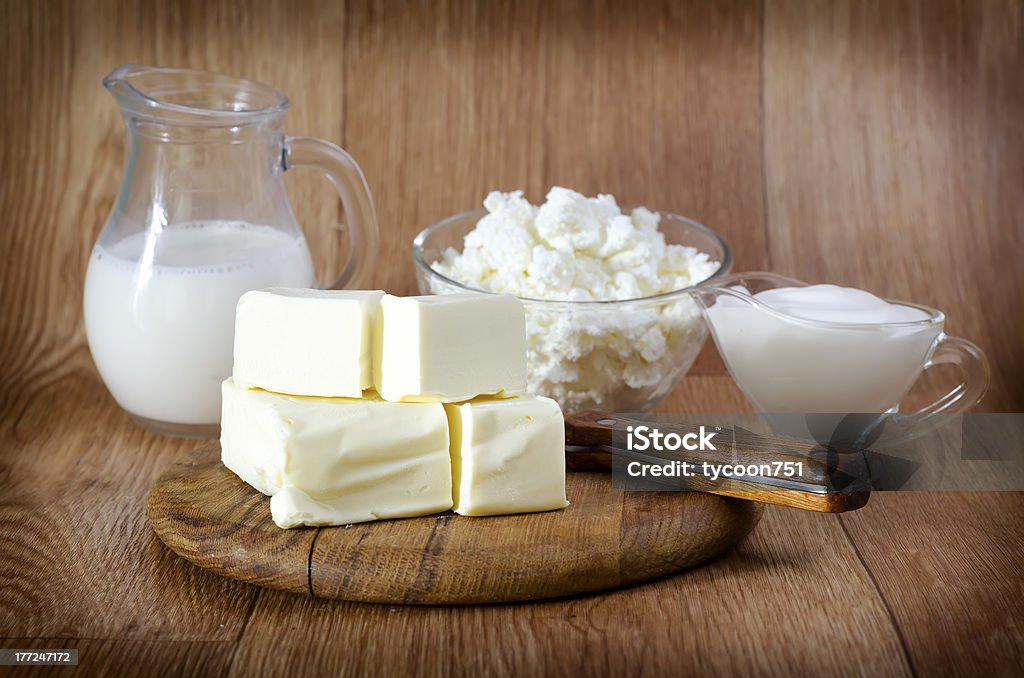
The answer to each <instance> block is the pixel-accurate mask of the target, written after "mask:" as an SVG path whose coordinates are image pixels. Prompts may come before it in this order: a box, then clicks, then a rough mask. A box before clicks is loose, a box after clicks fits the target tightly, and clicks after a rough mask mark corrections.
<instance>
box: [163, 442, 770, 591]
mask: <svg viewBox="0 0 1024 678" xmlns="http://www.w3.org/2000/svg"><path fill="white" fill-rule="evenodd" d="M566 494H567V496H568V497H569V501H570V505H569V507H568V508H566V509H565V510H563V511H549V512H545V513H534V514H525V515H513V516H492V517H488V518H466V517H464V516H457V515H454V514H451V513H444V514H440V515H436V516H425V517H421V518H408V519H405V520H386V521H381V522H376V523H364V524H359V525H350V526H345V527H335V528H322V529H294V530H282V529H280V528H278V527H277V526H276V525H274V523H273V521H272V520H271V518H270V501H269V499H268V498H267V497H266V496H264V495H262V494H260V493H259V492H257V491H256V490H254V489H252V488H251V487H249V486H248V485H246V484H245V483H243V482H242V481H241V480H239V479H238V477H237V476H235V474H233V473H232V472H231V471H229V470H227V469H226V468H225V467H224V465H223V464H222V463H221V461H220V446H219V445H216V444H213V445H207V446H204V447H200V448H198V449H196V450H195V451H193V452H191V453H189V454H187V455H185V456H184V457H182V458H181V459H179V460H178V461H177V462H176V463H175V464H174V465H173V466H172V467H171V468H170V469H168V470H167V471H166V472H165V473H164V474H163V475H161V476H160V477H159V478H158V479H157V480H156V481H155V482H154V484H153V489H152V491H151V493H150V495H149V501H148V506H149V511H148V513H149V518H150V521H151V522H152V524H153V529H154V530H155V531H156V533H157V534H158V535H159V536H160V538H161V539H162V540H163V541H164V543H166V544H167V545H168V546H169V547H170V548H171V549H172V550H173V551H175V552H176V553H178V554H179V555H181V556H182V557H184V558H186V559H188V560H190V561H192V562H193V563H195V564H197V565H199V566H200V567H203V568H206V569H209V570H211V571H213V572H216V573H217V574H220V575H224V576H227V577H230V578H232V579H238V580H240V581H245V582H249V583H254V584H259V585H261V586H266V587H269V588H276V589H282V590H285V591H291V592H293V593H302V594H308V595H313V596H317V597H321V598H332V599H338V600H351V601H357V602H370V603H403V604H417V605H429V604H439V603H440V604H469V603H485V602H506V601H520V600H538V599H542V598H555V597H560V596H567V595H573V594H578V593H587V592H591V591H599V590H605V589H615V588H618V587H621V586H628V585H631V584H636V583H639V582H642V581H647V580H648V579H654V578H658V577H664V576H666V575H670V574H675V573H677V572H680V571H682V570H684V569H687V568H689V567H693V566H694V565H697V564H699V563H702V562H704V561H706V560H708V559H711V558H714V557H715V556H718V555H719V554H721V553H722V552H723V551H725V550H727V549H729V548H731V547H732V546H733V545H734V544H736V543H737V542H738V541H739V540H741V539H742V538H743V537H745V536H746V535H747V533H749V532H750V530H752V529H753V528H754V526H755V525H756V524H757V521H758V519H760V517H761V507H760V506H758V505H756V504H752V503H749V502H742V501H734V500H731V499H722V498H720V497H712V496H710V495H706V494H701V493H678V492H642V493H622V492H616V491H614V490H612V487H611V478H610V477H609V476H607V475H603V474H593V473H579V474H576V473H574V474H569V476H568V478H567V479H566ZM627 512H628V513H630V514H641V515H643V516H644V520H643V521H635V520H633V521H629V527H628V529H626V528H624V527H623V526H622V523H623V516H624V515H625V514H626V513H627ZM496 535H500V538H496Z"/></svg>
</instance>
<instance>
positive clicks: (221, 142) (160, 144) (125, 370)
mask: <svg viewBox="0 0 1024 678" xmlns="http://www.w3.org/2000/svg"><path fill="white" fill-rule="evenodd" d="M104 85H105V86H106V88H107V89H108V90H109V91H110V92H111V93H112V94H113V95H114V97H115V98H116V100H117V103H118V105H119V106H120V107H121V111H122V113H123V116H124V121H125V126H126V129H127V132H128V140H127V147H126V153H125V158H126V159H125V173H124V178H123V181H122V184H121V189H120V191H119V193H118V195H117V199H116V201H115V203H114V206H113V209H112V210H111V213H110V216H109V218H108V219H107V222H106V225H105V226H104V228H103V231H102V233H101V234H100V236H99V239H98V241H97V242H96V245H95V247H94V248H93V251H92V256H91V258H90V261H89V266H88V270H87V274H86V282H85V299H84V310H85V326H86V334H87V337H88V341H89V349H90V351H91V352H92V356H93V360H94V361H95V363H96V367H97V368H98V370H99V372H100V375H101V376H102V377H103V381H104V382H105V383H106V385H107V388H108V389H109V390H110V392H111V394H112V395H113V396H114V398H115V399H116V400H117V402H118V404H120V405H121V407H122V408H124V409H125V410H126V411H127V412H128V413H129V414H130V415H131V416H132V417H133V418H134V419H135V420H136V421H137V422H138V423H140V424H142V425H143V426H145V427H147V428H150V429H153V430H156V431H160V432H163V433H170V434H176V435H190V436H212V435H216V434H217V430H218V422H219V420H220V383H221V381H223V380H224V379H225V378H227V377H228V376H229V375H230V373H231V362H232V344H233V335H234V309H235V304H236V302H237V301H238V298H239V297H240V296H241V295H242V294H243V293H244V292H246V291H248V290H252V289H258V288H263V287H271V286H284V287H311V286H314V284H315V276H314V271H313V263H312V259H311V257H310V253H309V249H308V247H307V245H306V240H305V238H304V237H303V234H302V231H301V230H300V228H299V226H298V224H297V223H296V221H295V217H294V215H293V213H292V209H291V206H290V204H289V202H288V197H287V194H286V192H285V186H284V181H283V174H284V172H285V171H286V170H288V169H289V168H291V167H301V166H309V167H315V168H318V169H320V170H321V171H323V172H324V173H325V174H326V175H327V176H328V178H329V179H330V180H331V181H332V183H333V184H334V185H335V187H336V188H337V189H338V193H339V195H340V197H341V200H342V203H343V206H344V208H345V213H346V218H347V222H348V226H349V237H350V242H351V248H350V255H349V259H348V262H347V264H346V266H345V268H344V270H343V272H342V274H341V276H340V277H339V279H338V280H337V282H336V283H335V284H334V287H344V286H354V285H358V283H359V282H360V281H361V280H363V279H364V278H365V274H366V273H367V271H368V269H369V268H370V265H371V262H372V259H373V257H374V256H375V254H376V248H377V222H376V216H375V215H374V210H373V205H372V201H371V199H370V193H369V189H368V188H367V186H366V181H365V180H364V178H363V175H362V172H361V171H360V170H359V167H358V165H356V163H355V161H354V160H352V158H351V157H350V156H348V154H346V153H345V152H344V151H343V150H342V149H340V148H338V147H337V146H335V145H333V144H331V143H328V142H326V141H322V140H319V139H309V138H296V137H287V136H285V135H284V133H283V132H282V121H283V119H284V115H285V112H286V110H287V108H288V101H287V99H286V98H285V96H284V95H283V94H282V93H281V92H279V91H277V90H276V89H273V88H271V87H268V86H266V85H261V84H259V83H255V82H251V81H248V80H241V79H237V78H230V77H226V76H222V75H216V74H212V73H204V72H200V71H189V70H178V69H164V68H150V67H145V66H122V67H120V68H118V69H117V70H115V71H114V72H113V73H111V74H110V75H109V76H108V77H107V78H106V79H105V80H104Z"/></svg>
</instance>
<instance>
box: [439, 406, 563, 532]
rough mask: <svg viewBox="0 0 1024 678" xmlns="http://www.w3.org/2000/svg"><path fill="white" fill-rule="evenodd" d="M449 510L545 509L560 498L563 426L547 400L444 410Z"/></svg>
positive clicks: (480, 513)
mask: <svg viewBox="0 0 1024 678" xmlns="http://www.w3.org/2000/svg"><path fill="white" fill-rule="evenodd" d="M444 408H445V411H446V412H447V413H448V428H449V435H450V438H451V453H452V490H453V504H454V508H455V512H456V513H459V514H462V515H464V516H489V515H498V514H504V513H532V512H535V511H550V510H552V509H561V508H565V507H566V506H568V505H569V502H568V501H566V498H565V422H564V420H563V418H562V411H561V409H560V408H559V407H558V403H556V402H555V401H554V400H551V399H550V398H543V397H541V396H534V395H521V396H517V397H514V398H481V399H478V400H473V401H470V402H467V403H452V404H447V405H445V406H444Z"/></svg>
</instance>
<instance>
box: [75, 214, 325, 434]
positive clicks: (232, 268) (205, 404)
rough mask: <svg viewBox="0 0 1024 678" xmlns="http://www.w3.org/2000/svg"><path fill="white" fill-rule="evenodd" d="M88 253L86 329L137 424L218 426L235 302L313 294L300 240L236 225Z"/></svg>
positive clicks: (144, 236) (141, 237) (140, 237)
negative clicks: (270, 290) (261, 293)
mask: <svg viewBox="0 0 1024 678" xmlns="http://www.w3.org/2000/svg"><path fill="white" fill-rule="evenodd" d="M151 236H152V234H151V232H150V231H145V232H138V233H134V234H132V235H130V236H128V237H126V238H124V239H122V240H120V241H118V242H115V243H113V244H112V245H108V246H104V244H103V243H102V241H101V243H99V244H97V245H96V247H95V248H94V250H93V253H92V260H91V262H90V265H89V269H88V274H87V276H86V281H85V323H86V331H87V335H88V339H89V349H90V351H91V352H92V355H93V359H94V360H95V362H96V366H97V368H98V369H99V372H100V374H101V375H102V377H103V380H104V382H105V383H106V384H107V386H108V387H109V389H110V392H111V393H112V394H113V396H114V398H115V399H116V400H117V402H118V404H120V405H121V407H123V408H124V409H125V410H127V411H128V412H129V413H131V414H133V415H135V416H136V417H140V418H142V419H147V420H153V421H158V422H178V423H182V424H209V425H216V423H217V422H218V421H219V420H220V386H219V385H220V383H221V382H222V381H223V380H224V379H226V378H227V377H228V376H230V370H231V362H232V361H231V352H232V342H233V336H234V319H235V304H236V303H237V302H238V298H239V297H240V296H241V295H242V294H243V293H245V292H247V291H249V290H252V289H259V288H262V287H311V286H313V284H314V274H313V264H312V261H311V258H310V254H309V250H308V248H307V246H306V241H305V239H304V238H303V237H302V235H301V234H299V235H293V234H290V233H286V232H284V231H281V230H279V229H275V228H272V227H269V226H259V225H254V224H248V223H244V222H237V221H207V222H189V223H180V224H174V225H172V226H169V227H166V228H164V229H163V230H162V231H161V232H160V234H159V236H160V237H159V238H155V237H151Z"/></svg>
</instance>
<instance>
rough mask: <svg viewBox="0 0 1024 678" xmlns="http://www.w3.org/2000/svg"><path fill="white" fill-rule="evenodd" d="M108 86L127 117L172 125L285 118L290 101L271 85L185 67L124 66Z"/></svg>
mask: <svg viewBox="0 0 1024 678" xmlns="http://www.w3.org/2000/svg"><path fill="white" fill-rule="evenodd" d="M103 86H104V87H106V89H107V91H109V92H110V93H111V94H112V95H113V96H114V99H115V100H117V104H118V106H120V107H121V110H122V111H123V112H124V113H125V115H133V116H135V117H139V118H144V119H148V120H153V121H158V122H162V123H165V124H172V125H174V124H177V125H191V126H205V127H227V126H237V125H245V124H251V123H253V122H259V121H262V120H266V119H268V118H269V119H279V118H281V117H283V115H284V113H285V112H286V111H287V109H288V98H287V97H285V95H284V94H283V93H282V92H280V91H279V90H277V89H274V88H273V87H270V86H269V85H264V84H262V83H258V82H254V81H252V80H245V79H243V78H234V77H230V76H226V75H220V74H217V73H207V72H204V71H195V70H189V69H183V68H159V67H155V66H142V65H138V64H124V65H122V66H118V67H117V68H115V69H114V70H113V71H112V72H111V73H110V75H108V76H107V77H106V78H104V79H103Z"/></svg>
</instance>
